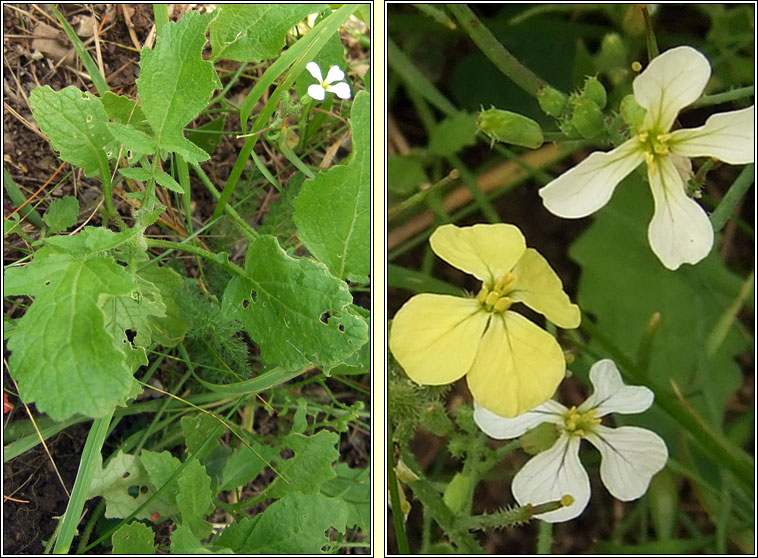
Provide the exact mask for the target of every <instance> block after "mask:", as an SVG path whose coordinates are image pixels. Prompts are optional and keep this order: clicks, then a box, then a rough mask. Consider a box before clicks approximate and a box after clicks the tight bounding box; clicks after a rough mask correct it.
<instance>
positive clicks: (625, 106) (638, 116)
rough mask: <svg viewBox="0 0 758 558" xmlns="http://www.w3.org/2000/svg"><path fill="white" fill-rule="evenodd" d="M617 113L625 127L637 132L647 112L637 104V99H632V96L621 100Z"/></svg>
mask: <svg viewBox="0 0 758 558" xmlns="http://www.w3.org/2000/svg"><path fill="white" fill-rule="evenodd" d="M619 112H620V113H621V118H623V119H624V122H626V124H627V126H629V127H630V128H631V129H632V130H637V129H638V128H639V127H640V126H641V125H642V121H643V120H644V118H645V113H646V112H647V111H646V110H645V108H644V107H641V106H640V105H639V103H637V99H635V98H634V95H627V96H626V97H624V98H623V99H621V105H620V106H619Z"/></svg>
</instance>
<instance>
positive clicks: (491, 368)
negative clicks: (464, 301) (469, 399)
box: [466, 312, 566, 417]
mask: <svg viewBox="0 0 758 558" xmlns="http://www.w3.org/2000/svg"><path fill="white" fill-rule="evenodd" d="M565 373H566V360H565V358H564V356H563V351H562V350H561V347H560V345H558V342H557V341H556V340H555V339H554V338H553V336H552V335H550V334H549V333H548V332H546V331H545V330H544V329H542V328H540V327H538V326H536V325H535V324H533V323H532V322H530V321H529V320H527V319H526V318H524V317H523V316H522V315H520V314H517V313H516V312H505V313H504V314H501V315H500V316H493V318H492V320H491V321H490V325H489V328H487V331H486V332H485V334H484V337H483V338H482V341H481V343H480V344H479V352H478V353H477V355H476V360H475V361H474V363H473V364H472V365H471V370H470V371H469V373H468V374H467V375H466V381H467V382H468V387H469V390H470V391H471V394H472V395H473V397H474V400H475V401H476V402H477V403H479V404H480V405H482V406H483V407H486V408H488V409H489V410H491V411H492V412H494V413H496V414H498V415H500V416H503V417H514V416H516V415H518V414H521V413H523V412H525V411H528V410H529V409H531V408H533V407H536V406H537V405H540V404H541V403H544V402H545V401H547V400H548V399H549V398H550V397H551V396H552V395H553V393H555V389H556V388H557V387H558V384H559V383H560V381H561V380H562V379H563V376H564V375H565Z"/></svg>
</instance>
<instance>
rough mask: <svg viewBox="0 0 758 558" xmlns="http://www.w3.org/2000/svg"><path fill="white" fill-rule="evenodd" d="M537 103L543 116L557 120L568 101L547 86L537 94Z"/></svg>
mask: <svg viewBox="0 0 758 558" xmlns="http://www.w3.org/2000/svg"><path fill="white" fill-rule="evenodd" d="M537 101H538V102H539V104H540V108H541V109H542V110H543V111H544V112H545V114H547V115H549V116H553V117H555V118H558V117H559V116H560V115H561V114H563V109H565V108H566V102H567V101H568V99H567V98H566V95H564V94H563V93H561V92H560V91H558V90H557V89H553V88H552V87H550V86H549V85H546V86H545V87H543V88H542V89H540V90H539V91H538V92H537Z"/></svg>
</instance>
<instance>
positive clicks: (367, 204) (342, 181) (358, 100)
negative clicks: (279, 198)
mask: <svg viewBox="0 0 758 558" xmlns="http://www.w3.org/2000/svg"><path fill="white" fill-rule="evenodd" d="M350 129H351V130H352V134H353V152H352V154H351V159H350V162H349V163H348V164H347V165H337V166H335V167H332V168H331V169H329V170H328V171H326V172H323V173H320V174H318V175H317V176H316V177H315V178H313V179H311V180H306V181H305V182H304V183H303V187H302V189H301V190H300V194H299V195H298V197H297V199H295V224H296V225H297V229H298V236H299V237H300V240H302V242H303V244H305V246H306V247H307V248H308V250H310V252H311V253H312V254H313V255H314V256H316V257H317V258H318V259H319V260H320V261H322V262H324V263H325V264H326V265H327V267H328V268H329V270H330V271H331V272H332V273H333V274H334V275H336V276H337V277H341V278H348V277H349V278H351V279H354V280H360V281H365V280H366V278H367V276H368V274H369V272H370V271H371V96H370V95H369V93H368V92H366V91H361V92H359V93H358V94H357V95H356V97H355V101H354V102H353V108H352V110H351V112H350Z"/></svg>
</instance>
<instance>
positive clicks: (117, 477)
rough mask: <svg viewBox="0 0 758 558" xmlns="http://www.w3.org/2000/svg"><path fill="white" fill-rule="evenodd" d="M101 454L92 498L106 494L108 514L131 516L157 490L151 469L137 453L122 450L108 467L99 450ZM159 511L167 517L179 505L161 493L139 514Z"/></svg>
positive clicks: (110, 516) (145, 516)
mask: <svg viewBox="0 0 758 558" xmlns="http://www.w3.org/2000/svg"><path fill="white" fill-rule="evenodd" d="M97 456H98V459H99V460H100V464H99V466H98V467H97V468H96V469H95V474H94V476H93V477H92V484H91V485H90V489H89V496H88V498H95V497H97V496H102V497H103V498H105V517H108V518H112V517H127V516H129V515H131V514H132V512H134V511H135V510H136V509H137V508H138V507H139V506H141V505H142V504H144V503H145V501H146V500H147V499H148V498H150V496H152V495H153V493H155V489H154V488H153V487H152V486H151V485H150V479H149V476H148V474H147V471H146V469H145V467H144V466H143V465H142V462H141V460H140V459H139V458H138V457H137V456H135V455H131V454H128V453H123V452H121V451H119V452H118V453H117V454H116V455H115V456H113V457H112V458H111V459H110V461H108V464H107V465H106V466H105V467H103V466H102V458H101V457H100V454H99V453H98V454H97ZM155 513H157V514H159V515H160V516H161V517H166V516H168V515H171V514H173V513H176V507H175V506H173V505H171V504H170V503H168V502H167V501H166V499H165V498H162V497H161V496H159V497H158V498H156V499H154V500H153V501H152V502H151V503H150V504H148V505H147V506H146V507H145V508H143V509H142V510H141V511H140V512H138V513H137V515H136V516H135V517H136V518H137V519H148V518H150V517H151V516H152V515H153V514H155Z"/></svg>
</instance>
